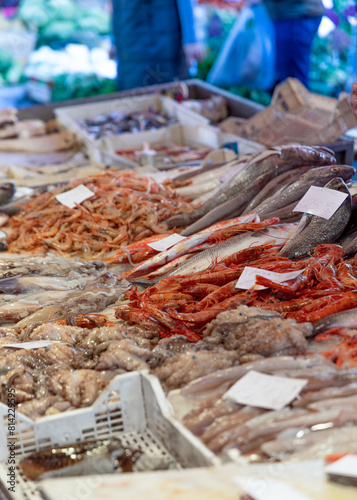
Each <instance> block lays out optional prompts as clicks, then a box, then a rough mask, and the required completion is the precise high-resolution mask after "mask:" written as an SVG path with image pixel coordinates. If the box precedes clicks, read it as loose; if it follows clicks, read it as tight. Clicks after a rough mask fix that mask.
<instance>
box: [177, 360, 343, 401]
mask: <svg viewBox="0 0 357 500" xmlns="http://www.w3.org/2000/svg"><path fill="white" fill-rule="evenodd" d="M321 365H326V366H331V365H332V366H333V363H331V362H330V361H328V360H327V359H325V358H324V357H323V356H320V355H314V356H307V357H302V356H299V357H298V358H293V357H292V356H274V357H271V358H263V359H259V360H258V361H254V362H252V363H244V364H242V365H237V366H232V367H231V368H226V369H224V370H218V371H216V372H214V373H211V374H209V375H205V376H203V377H200V378H197V379H195V380H193V381H192V382H189V383H188V384H187V385H185V386H184V387H183V388H182V389H181V393H182V395H183V396H184V397H188V398H194V399H195V398H197V399H202V398H204V397H208V396H209V395H211V392H212V396H213V395H214V393H216V392H217V390H219V388H220V387H221V386H222V385H224V384H228V386H230V385H232V384H234V382H236V381H237V380H238V379H240V378H241V377H243V375H245V374H246V373H248V372H249V370H256V371H259V372H262V373H275V372H277V371H278V370H287V371H289V370H293V369H296V368H310V369H312V371H313V369H314V368H315V367H316V366H321Z"/></svg>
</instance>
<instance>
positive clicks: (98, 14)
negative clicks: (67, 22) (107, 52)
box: [77, 9, 111, 35]
mask: <svg viewBox="0 0 357 500" xmlns="http://www.w3.org/2000/svg"><path fill="white" fill-rule="evenodd" d="M77 26H78V28H80V29H82V30H91V31H94V32H96V33H99V34H100V35H106V34H107V33H109V32H110V29H111V23H110V17H109V15H108V14H107V13H106V12H103V11H102V10H99V9H91V10H89V11H88V12H87V13H85V14H84V15H83V16H81V17H79V18H78V20H77Z"/></svg>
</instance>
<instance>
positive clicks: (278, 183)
mask: <svg viewBox="0 0 357 500" xmlns="http://www.w3.org/2000/svg"><path fill="white" fill-rule="evenodd" d="M311 168H312V167H311V166H310V167H299V168H295V169H294V170H288V171H287V172H284V173H283V174H280V175H278V177H275V178H274V179H272V180H271V181H270V182H268V184H266V186H265V187H263V189H262V190H261V191H260V192H259V193H258V194H257V195H256V196H255V197H254V198H253V199H252V201H251V202H250V203H249V204H248V205H247V206H246V207H245V208H244V210H243V213H248V212H249V211H250V210H252V209H253V207H257V206H258V205H260V204H261V203H262V202H263V201H264V200H267V199H268V198H270V196H272V195H273V194H275V193H276V192H277V191H279V190H280V189H282V188H284V187H286V186H290V184H291V183H292V182H294V181H295V180H296V179H298V178H299V177H301V175H303V174H305V173H306V172H307V171H308V170H310V169H311Z"/></svg>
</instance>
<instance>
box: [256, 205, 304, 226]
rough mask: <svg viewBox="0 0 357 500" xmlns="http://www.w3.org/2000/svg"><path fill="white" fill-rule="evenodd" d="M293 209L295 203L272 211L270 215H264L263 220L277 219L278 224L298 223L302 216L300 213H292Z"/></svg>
mask: <svg viewBox="0 0 357 500" xmlns="http://www.w3.org/2000/svg"><path fill="white" fill-rule="evenodd" d="M295 207H296V201H294V202H293V203H291V204H290V205H287V206H286V207H283V208H279V209H278V210H274V212H272V213H271V214H264V219H270V218H273V217H279V219H280V222H284V223H287V222H296V221H299V220H300V219H301V217H302V215H303V214H302V213H301V212H294V208H295Z"/></svg>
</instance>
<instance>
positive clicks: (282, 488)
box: [234, 476, 310, 500]
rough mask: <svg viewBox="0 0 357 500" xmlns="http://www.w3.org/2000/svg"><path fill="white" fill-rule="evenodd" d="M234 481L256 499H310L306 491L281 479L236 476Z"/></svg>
mask: <svg viewBox="0 0 357 500" xmlns="http://www.w3.org/2000/svg"><path fill="white" fill-rule="evenodd" d="M234 481H235V483H236V484H238V486H239V487H240V488H241V489H242V490H243V491H244V493H246V494H248V495H249V496H251V497H252V498H254V500H282V499H284V500H310V497H307V496H306V495H305V494H304V493H301V492H300V491H297V490H296V489H295V488H293V487H292V486H290V485H289V484H287V483H283V482H281V481H267V480H265V479H262V478H260V477H259V476H257V477H256V478H251V477H246V476H235V477H234Z"/></svg>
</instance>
